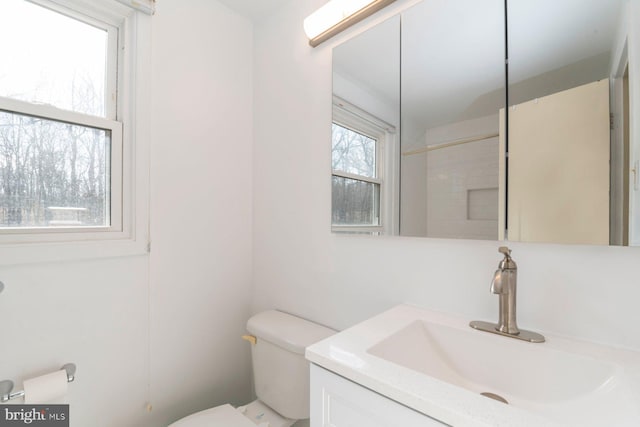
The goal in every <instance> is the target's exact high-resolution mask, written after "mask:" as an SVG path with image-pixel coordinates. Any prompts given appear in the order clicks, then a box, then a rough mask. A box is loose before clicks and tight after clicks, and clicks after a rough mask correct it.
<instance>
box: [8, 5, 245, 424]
mask: <svg viewBox="0 0 640 427" xmlns="http://www.w3.org/2000/svg"><path fill="white" fill-rule="evenodd" d="M152 26H153V60H152V69H153V73H152V75H151V76H150V77H149V76H146V77H145V78H151V80H152V90H153V111H152V117H151V120H152V125H153V131H152V159H151V160H152V166H151V167H152V170H151V182H152V188H151V238H152V242H153V243H152V252H151V255H150V256H137V257H126V258H113V259H99V260H92V261H82V262H80V261H75V262H63V263H51V264H42V263H41V264H28V265H21V266H13V267H0V280H1V281H3V282H4V283H5V285H6V289H5V291H4V292H3V293H2V294H0V315H1V316H2V319H3V327H2V328H0V341H1V342H2V343H3V345H2V354H1V355H0V380H2V379H5V378H6V379H11V380H14V381H15V382H16V389H20V388H21V387H22V380H23V379H26V378H28V377H31V376H34V375H39V374H43V373H46V372H48V371H50V370H55V369H58V368H59V367H60V366H61V365H62V364H63V363H66V362H75V363H76V364H77V366H78V372H77V379H76V381H75V382H74V383H73V384H71V385H70V387H69V394H68V396H67V398H66V399H65V401H66V402H67V403H69V404H70V405H71V425H72V426H74V427H87V426H91V427H113V426H150V427H151V426H162V425H167V424H168V423H169V422H172V421H174V420H176V419H178V418H180V417H182V416H184V415H186V414H187V413H189V412H193V411H195V410H199V409H204V408H206V407H210V406H213V405H217V404H221V403H224V402H232V403H235V404H241V403H245V402H246V401H247V400H248V399H250V397H251V382H250V364H249V360H250V359H249V348H248V346H247V344H246V343H245V342H244V341H242V340H240V338H239V336H240V335H241V334H242V333H243V332H244V324H245V322H246V318H247V315H248V313H249V299H250V290H251V264H252V261H251V256H252V254H251V239H252V230H251V222H252V217H251V211H252V200H251V198H252V196H251V193H252V178H251V176H252V171H251V157H252V148H251V147H252V122H253V117H252V109H251V106H252V43H253V42H252V28H251V23H250V22H249V21H248V20H247V19H246V18H242V17H240V16H238V15H237V14H235V13H232V12H230V11H229V10H228V9H227V8H225V7H223V6H221V5H220V4H219V3H218V2H216V1H211V0H190V1H189V2H188V3H185V2H184V1H181V0H162V1H159V2H158V4H157V13H156V14H155V16H154V17H153V18H152ZM148 196H149V195H147V194H140V195H138V197H148ZM19 402H21V401H19ZM19 402H18V403H19ZM147 402H150V403H151V404H152V405H153V410H152V411H151V413H148V412H147V411H146V403H147Z"/></svg>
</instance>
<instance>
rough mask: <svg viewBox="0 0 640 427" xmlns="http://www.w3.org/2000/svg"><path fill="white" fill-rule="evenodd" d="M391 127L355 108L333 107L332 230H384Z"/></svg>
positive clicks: (367, 231) (387, 194)
mask: <svg viewBox="0 0 640 427" xmlns="http://www.w3.org/2000/svg"><path fill="white" fill-rule="evenodd" d="M390 139H391V134H390V132H389V129H388V128H386V127H384V126H382V125H380V124H379V121H378V120H377V119H375V118H373V117H371V116H369V115H368V114H365V113H364V112H363V111H357V109H356V107H353V106H346V105H345V103H344V102H341V103H340V105H339V106H334V112H333V124H332V145H331V146H332V149H331V163H332V175H331V184H332V188H331V195H332V197H331V199H332V200H331V225H332V229H333V231H337V232H345V233H367V234H381V233H383V232H384V231H385V225H386V224H385V219H386V218H385V216H386V215H385V212H386V211H388V209H385V205H386V204H387V203H385V201H387V200H388V199H389V193H390V191H389V188H388V186H387V185H386V184H387V182H386V181H385V180H384V177H385V176H388V175H389V173H388V172H389V171H388V170H387V168H385V164H386V163H385V157H387V156H385V153H386V151H387V150H386V149H385V145H386V144H385V143H386V142H389V140H390Z"/></svg>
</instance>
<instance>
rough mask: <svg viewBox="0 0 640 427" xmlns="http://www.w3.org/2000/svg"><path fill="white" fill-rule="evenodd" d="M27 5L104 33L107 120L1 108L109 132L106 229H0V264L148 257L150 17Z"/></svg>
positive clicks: (97, 0) (64, 0) (84, 0)
mask: <svg viewBox="0 0 640 427" xmlns="http://www.w3.org/2000/svg"><path fill="white" fill-rule="evenodd" d="M28 1H30V2H32V3H34V4H36V5H38V6H42V7H45V8H47V9H50V10H52V11H55V12H58V13H62V14H64V15H66V16H69V17H71V18H74V19H79V20H80V21H81V22H85V23H87V24H89V25H93V26H95V27H97V28H101V29H105V30H106V31H107V33H108V35H107V40H108V43H111V45H110V46H111V47H113V48H111V47H109V48H108V53H107V64H108V65H107V78H106V83H105V97H106V98H107V99H105V104H106V105H105V116H106V117H98V116H92V115H88V114H83V113H77V112H73V111H68V110H63V109H59V108H57V107H53V106H51V105H44V104H34V103H29V102H25V101H20V100H16V99H11V98H4V97H0V110H3V111H7V112H9V113H12V112H13V113H17V114H23V115H28V116H35V117H40V118H43V119H51V120H55V121H59V122H65V123H70V124H77V125H79V126H87V127H92V128H97V129H103V130H107V131H109V132H111V141H110V142H111V144H110V145H111V161H110V167H111V169H110V172H109V173H110V179H111V195H110V198H109V200H108V205H109V209H110V218H111V224H110V225H108V226H101V227H93V226H88V227H83V226H79V227H50V228H49V227H30V228H26V227H25V228H18V227H16V228H9V227H5V228H0V265H11V264H23V263H32V262H49V261H59V260H68V259H90V258H103V257H114V256H116V257H117V256H130V255H139V254H144V253H147V252H148V251H149V133H150V117H149V113H150V82H149V79H145V78H140V77H139V76H145V75H148V74H149V72H150V65H149V64H150V53H151V17H150V16H149V15H147V14H144V13H142V12H137V11H136V10H135V9H133V8H132V7H130V6H126V5H123V4H121V3H118V2H116V1H114V0H28ZM116 94H117V97H116V96H115V95H116Z"/></svg>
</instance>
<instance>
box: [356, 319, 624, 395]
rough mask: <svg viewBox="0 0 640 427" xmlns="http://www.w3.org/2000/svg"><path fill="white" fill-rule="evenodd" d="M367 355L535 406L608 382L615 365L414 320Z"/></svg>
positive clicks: (589, 391) (587, 391)
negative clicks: (536, 403) (534, 404)
mask: <svg viewBox="0 0 640 427" xmlns="http://www.w3.org/2000/svg"><path fill="white" fill-rule="evenodd" d="M368 352H369V353H371V354H373V355H375V356H378V357H381V358H383V359H386V360H388V361H390V362H394V363H397V364H399V365H402V366H405V367H407V368H409V369H413V370H415V371H418V372H422V373H424V374H427V375H430V376H432V377H434V378H437V379H439V380H441V381H446V382H448V383H449V384H453V385H456V386H459V387H463V388H465V389H467V390H469V391H473V392H476V393H482V392H491V393H495V394H498V395H499V396H501V397H503V398H505V399H507V401H509V402H510V403H511V404H517V405H519V406H533V403H534V402H538V403H556V402H560V401H563V400H569V399H575V398H578V397H581V396H584V395H586V394H589V393H595V392H597V391H598V389H600V388H602V387H604V386H605V385H607V384H608V383H610V382H611V381H612V380H613V379H614V376H615V373H616V366H615V365H614V364H612V363H609V362H605V361H599V360H595V359H592V358H588V357H583V356H580V355H577V354H572V353H567V352H562V351H557V350H553V349H549V348H548V347H547V346H545V345H544V343H542V344H530V343H525V342H520V341H515V340H510V339H509V338H504V337H498V336H496V337H494V336H491V335H488V334H487V333H481V332H480V331H477V330H474V329H471V328H467V329H462V330H461V329H459V328H454V327H450V326H445V325H442V324H438V323H429V322H425V321H422V320H416V321H414V322H413V323H411V324H410V325H409V326H407V327H405V328H403V329H401V330H399V331H398V332H396V333H394V334H392V335H391V336H389V337H388V338H386V339H385V340H383V341H382V342H380V343H379V344H377V345H375V346H373V347H371V348H370V349H369V350H368Z"/></svg>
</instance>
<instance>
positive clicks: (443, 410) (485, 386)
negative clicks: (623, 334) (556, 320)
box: [307, 305, 640, 427]
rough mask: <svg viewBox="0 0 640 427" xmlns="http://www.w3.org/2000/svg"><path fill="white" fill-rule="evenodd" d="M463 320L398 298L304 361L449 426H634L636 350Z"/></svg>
mask: <svg viewBox="0 0 640 427" xmlns="http://www.w3.org/2000/svg"><path fill="white" fill-rule="evenodd" d="M469 320H470V319H461V318H458V317H455V316H450V315H446V314H442V313H436V312H430V311H426V310H420V309H417V308H415V307H411V306H406V305H403V306H399V307H396V308H394V309H392V310H389V311H387V312H385V313H382V314H381V315H379V316H376V317H374V318H372V319H369V320H367V321H365V322H363V323H361V324H359V325H356V326H354V327H353V328H350V329H348V330H346V331H343V332H341V333H340V334H337V335H335V336H334V337H332V338H330V339H328V340H325V341H323V342H321V343H320V344H317V345H315V346H312V347H311V348H310V349H309V350H308V351H307V358H309V359H310V360H311V361H313V362H315V363H317V364H319V365H321V366H324V367H326V368H327V369H330V370H333V371H334V372H336V373H338V374H340V375H343V376H346V377H347V378H350V379H352V380H354V381H356V382H358V383H361V384H362V385H364V386H366V387H369V388H371V389H373V390H375V391H378V392H379V393H381V394H384V395H387V396H388V397H390V398H392V399H394V400H397V401H400V403H403V404H405V405H407V406H409V407H412V408H414V409H416V410H418V411H420V412H423V413H425V414H427V415H430V416H432V417H434V418H436V419H439V420H440V421H443V422H445V423H448V424H451V425H456V426H458V425H491V426H499V425H504V426H510V427H511V426H536V427H537V426H541V425H553V426H555V425H559V426H580V427H587V426H594V427H595V426H598V427H600V426H604V425H610V426H616V427H622V426H630V427H631V426H636V427H637V426H640V353H637V352H632V351H624V350H618V349H613V348H610V347H605V346H600V345H595V344H591V343H584V342H578V341H572V340H568V339H564V338H559V337H555V336H550V335H548V334H545V335H546V338H547V341H546V342H545V343H527V342H524V341H521V340H516V339H513V338H507V337H502V336H499V335H494V334H489V333H486V332H481V331H478V330H475V329H471V328H470V327H469V326H468V321H469ZM480 393H493V394H496V395H498V396H500V397H502V398H504V399H506V400H507V401H508V405H506V404H504V403H501V402H497V401H495V400H492V399H488V398H486V397H484V396H481V395H480Z"/></svg>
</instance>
